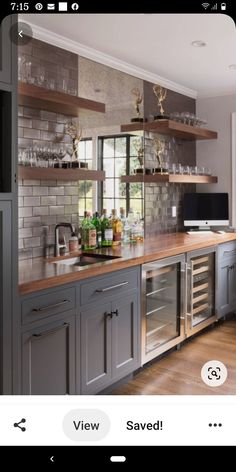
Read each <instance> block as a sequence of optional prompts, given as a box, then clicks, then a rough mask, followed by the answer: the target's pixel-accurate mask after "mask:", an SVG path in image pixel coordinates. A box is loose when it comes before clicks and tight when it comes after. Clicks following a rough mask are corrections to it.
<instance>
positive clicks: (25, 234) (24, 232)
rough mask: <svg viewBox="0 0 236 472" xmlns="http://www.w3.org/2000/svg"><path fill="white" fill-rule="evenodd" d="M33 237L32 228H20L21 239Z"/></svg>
mask: <svg viewBox="0 0 236 472" xmlns="http://www.w3.org/2000/svg"><path fill="white" fill-rule="evenodd" d="M32 235H33V232H32V228H20V229H19V238H31V237H32Z"/></svg>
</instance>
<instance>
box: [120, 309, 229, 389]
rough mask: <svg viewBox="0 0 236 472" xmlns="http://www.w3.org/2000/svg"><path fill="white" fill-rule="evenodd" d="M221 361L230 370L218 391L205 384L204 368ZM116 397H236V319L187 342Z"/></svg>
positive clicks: (147, 370) (133, 380)
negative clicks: (210, 361) (208, 362)
mask: <svg viewBox="0 0 236 472" xmlns="http://www.w3.org/2000/svg"><path fill="white" fill-rule="evenodd" d="M214 359H216V360H219V361H221V362H223V363H224V364H225V365H226V367H227V369H228V378H227V380H226V382H225V383H224V384H223V385H222V386H220V387H216V388H211V387H208V386H207V385H205V384H204V383H203V381H202V379H201V368H202V366H203V364H204V363H205V362H207V361H209V360H214ZM111 393H112V395H236V316H235V315H234V317H233V318H232V319H230V320H227V321H224V322H223V323H219V324H217V325H216V326H214V327H213V328H210V329H208V330H207V331H204V332H203V333H201V334H199V335H198V336H196V337H194V338H192V339H191V340H189V342H187V343H185V344H184V345H183V346H182V347H181V349H180V350H179V351H174V352H171V353H170V354H168V355H166V356H165V357H163V358H162V359H159V360H157V361H156V362H154V363H152V364H151V365H150V364H149V365H148V366H147V367H144V368H143V369H142V370H141V371H140V372H139V373H138V374H136V375H135V377H134V378H133V379H132V380H131V381H129V382H128V383H126V384H124V385H122V386H120V387H119V388H117V389H115V390H113V391H112V392H111Z"/></svg>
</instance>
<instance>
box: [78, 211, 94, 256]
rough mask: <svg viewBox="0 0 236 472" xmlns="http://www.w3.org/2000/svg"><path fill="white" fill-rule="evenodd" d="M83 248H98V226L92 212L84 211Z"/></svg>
mask: <svg viewBox="0 0 236 472" xmlns="http://www.w3.org/2000/svg"><path fill="white" fill-rule="evenodd" d="M81 243H82V249H85V250H86V251H87V250H90V249H96V228H95V226H94V224H93V222H92V220H91V217H90V214H89V213H87V212H86V211H85V212H84V219H83V221H82V234H81Z"/></svg>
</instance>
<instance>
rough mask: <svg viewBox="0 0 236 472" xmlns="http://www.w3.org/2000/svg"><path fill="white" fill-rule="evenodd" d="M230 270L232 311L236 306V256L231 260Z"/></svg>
mask: <svg viewBox="0 0 236 472" xmlns="http://www.w3.org/2000/svg"><path fill="white" fill-rule="evenodd" d="M229 271H230V272H229V294H230V295H229V298H230V311H233V310H235V308H236V258H234V259H233V260H232V261H231V264H230V268H229Z"/></svg>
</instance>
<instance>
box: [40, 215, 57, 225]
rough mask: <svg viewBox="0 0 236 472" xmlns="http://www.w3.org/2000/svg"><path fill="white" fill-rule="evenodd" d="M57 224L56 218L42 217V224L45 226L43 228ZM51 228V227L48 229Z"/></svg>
mask: <svg viewBox="0 0 236 472" xmlns="http://www.w3.org/2000/svg"><path fill="white" fill-rule="evenodd" d="M56 222H57V218H56V216H52V215H50V216H43V217H42V224H43V225H45V226H48V225H55V224H56ZM50 228H51V227H50Z"/></svg>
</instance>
